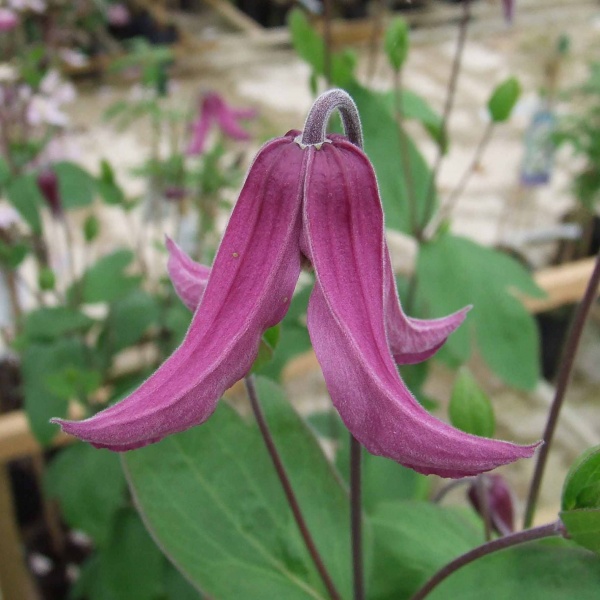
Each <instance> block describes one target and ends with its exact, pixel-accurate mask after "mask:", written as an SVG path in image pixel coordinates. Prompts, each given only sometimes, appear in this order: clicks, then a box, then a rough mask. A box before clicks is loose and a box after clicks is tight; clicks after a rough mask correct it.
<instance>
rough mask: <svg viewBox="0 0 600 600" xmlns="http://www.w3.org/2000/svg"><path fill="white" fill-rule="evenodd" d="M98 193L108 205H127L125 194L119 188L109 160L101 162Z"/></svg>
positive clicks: (97, 182) (97, 183)
mask: <svg viewBox="0 0 600 600" xmlns="http://www.w3.org/2000/svg"><path fill="white" fill-rule="evenodd" d="M96 185H97V186H98V192H99V194H100V196H101V197H102V199H103V200H104V202H106V204H112V205H117V204H125V194H124V193H123V190H122V189H121V188H120V187H119V185H118V183H117V181H116V178H115V173H114V171H113V168H112V166H111V164H110V163H109V162H108V161H107V160H104V159H103V160H102V161H101V162H100V177H99V178H98V180H97V181H96Z"/></svg>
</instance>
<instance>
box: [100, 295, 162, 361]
mask: <svg viewBox="0 0 600 600" xmlns="http://www.w3.org/2000/svg"><path fill="white" fill-rule="evenodd" d="M159 316H160V309H159V306H158V304H157V302H156V299H155V298H154V297H153V296H151V295H150V294H148V293H147V292H144V291H143V290H137V289H136V290H133V291H132V292H131V293H129V294H128V295H127V296H125V297H124V298H120V299H117V300H115V302H114V303H113V305H112V306H111V309H110V314H109V316H108V319H107V322H106V333H105V335H106V336H107V337H108V343H109V345H110V348H111V350H112V351H113V352H118V351H119V350H123V349H124V348H127V347H128V346H132V345H133V344H135V343H137V342H139V341H140V339H141V338H142V337H143V335H144V333H146V331H147V330H148V328H149V327H151V326H152V325H156V324H157V323H158V319H159Z"/></svg>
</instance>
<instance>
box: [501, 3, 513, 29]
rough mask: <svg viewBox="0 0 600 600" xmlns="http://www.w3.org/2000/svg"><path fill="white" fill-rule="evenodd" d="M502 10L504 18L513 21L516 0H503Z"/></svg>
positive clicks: (508, 21) (509, 21)
mask: <svg viewBox="0 0 600 600" xmlns="http://www.w3.org/2000/svg"><path fill="white" fill-rule="evenodd" d="M502 12H503V13H504V20H505V21H506V22H507V23H512V22H513V19H514V17H515V0H502Z"/></svg>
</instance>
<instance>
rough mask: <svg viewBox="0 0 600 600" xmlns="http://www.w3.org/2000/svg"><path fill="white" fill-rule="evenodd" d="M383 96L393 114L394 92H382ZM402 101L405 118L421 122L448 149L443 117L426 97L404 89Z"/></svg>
mask: <svg viewBox="0 0 600 600" xmlns="http://www.w3.org/2000/svg"><path fill="white" fill-rule="evenodd" d="M381 98H382V99H383V100H384V101H385V103H386V106H387V107H388V110H389V111H390V113H392V114H393V112H394V103H395V102H396V95H395V94H394V92H393V91H392V92H386V93H382V94H381ZM401 102H402V115H403V117H404V119H412V120H415V121H418V122H419V123H421V124H422V125H423V127H424V128H425V129H426V131H427V132H428V133H429V135H430V136H431V137H432V138H433V140H435V141H436V142H437V143H438V144H439V145H441V146H442V148H443V149H444V151H446V149H447V140H445V139H444V138H443V132H442V117H441V116H440V115H439V113H437V112H436V111H434V110H433V108H431V106H430V105H429V103H428V102H427V100H426V99H425V98H423V97H422V96H420V95H419V94H415V93H414V92H411V91H410V90H402V93H401Z"/></svg>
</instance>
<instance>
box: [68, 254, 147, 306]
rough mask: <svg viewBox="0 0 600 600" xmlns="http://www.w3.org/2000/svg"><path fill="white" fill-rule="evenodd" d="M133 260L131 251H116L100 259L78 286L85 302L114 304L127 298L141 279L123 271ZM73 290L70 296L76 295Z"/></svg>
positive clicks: (78, 290) (72, 289)
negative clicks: (120, 299)
mask: <svg viewBox="0 0 600 600" xmlns="http://www.w3.org/2000/svg"><path fill="white" fill-rule="evenodd" d="M132 260H133V253H132V252H131V250H116V251H115V252H113V253H112V254H108V255H106V256H103V257H102V258H101V259H99V260H98V261H97V262H96V264H94V265H93V266H92V267H90V268H89V269H88V270H87V271H86V272H85V274H84V276H83V278H82V280H81V281H80V282H78V284H76V286H77V292H78V293H79V294H80V295H81V296H80V298H81V300H82V301H83V302H89V303H94V302H113V301H115V300H118V299H119V298H122V297H123V296H126V295H127V294H129V293H130V292H131V291H132V290H133V289H135V288H136V287H137V286H138V285H139V281H140V278H139V277H131V276H129V275H125V274H124V273H123V271H124V270H125V268H126V267H127V266H129V264H130V263H131V261H132ZM74 293H75V290H74V288H71V290H70V294H74Z"/></svg>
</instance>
